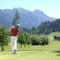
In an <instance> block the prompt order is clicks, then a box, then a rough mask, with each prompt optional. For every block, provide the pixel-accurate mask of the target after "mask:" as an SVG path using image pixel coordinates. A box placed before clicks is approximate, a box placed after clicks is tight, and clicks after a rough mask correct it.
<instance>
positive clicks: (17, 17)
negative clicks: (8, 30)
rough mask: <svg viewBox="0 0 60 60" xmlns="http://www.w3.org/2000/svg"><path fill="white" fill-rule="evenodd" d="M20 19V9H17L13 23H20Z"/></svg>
mask: <svg viewBox="0 0 60 60" xmlns="http://www.w3.org/2000/svg"><path fill="white" fill-rule="evenodd" d="M19 20H20V16H19V12H18V10H17V9H16V13H15V16H14V18H13V22H12V25H16V24H18V23H19Z"/></svg>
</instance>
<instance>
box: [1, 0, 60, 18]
mask: <svg viewBox="0 0 60 60" xmlns="http://www.w3.org/2000/svg"><path fill="white" fill-rule="evenodd" d="M15 7H17V8H18V7H21V8H24V9H27V10H30V11H34V10H35V9H39V10H41V11H43V12H44V13H45V14H47V15H48V16H52V17H55V18H60V0H0V9H9V8H10V9H11V8H15Z"/></svg>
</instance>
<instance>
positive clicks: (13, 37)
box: [9, 24, 20, 54]
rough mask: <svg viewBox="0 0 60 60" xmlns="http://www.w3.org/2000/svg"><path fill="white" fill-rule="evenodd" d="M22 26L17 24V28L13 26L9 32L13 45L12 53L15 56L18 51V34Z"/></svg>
mask: <svg viewBox="0 0 60 60" xmlns="http://www.w3.org/2000/svg"><path fill="white" fill-rule="evenodd" d="M19 27H20V25H19V24H17V25H16V26H11V28H10V30H9V32H10V38H11V45H12V52H13V53H14V54H15V53H16V50H17V34H18V32H19Z"/></svg>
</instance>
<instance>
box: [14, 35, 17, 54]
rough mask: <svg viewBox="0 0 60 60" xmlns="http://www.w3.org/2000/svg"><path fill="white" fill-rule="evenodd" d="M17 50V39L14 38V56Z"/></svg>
mask: <svg viewBox="0 0 60 60" xmlns="http://www.w3.org/2000/svg"><path fill="white" fill-rule="evenodd" d="M16 50H17V37H16V36H15V37H14V54H15V53H16Z"/></svg>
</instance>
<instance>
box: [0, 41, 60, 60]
mask: <svg viewBox="0 0 60 60" xmlns="http://www.w3.org/2000/svg"><path fill="white" fill-rule="evenodd" d="M0 60H60V42H57V41H55V42H52V43H50V44H49V45H47V46H30V47H28V46H27V47H25V48H24V47H23V48H20V47H18V50H17V53H16V54H15V55H14V54H12V53H11V52H10V47H8V46H7V47H5V51H4V52H2V51H0Z"/></svg>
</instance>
